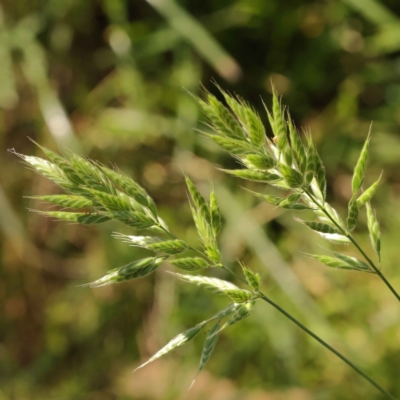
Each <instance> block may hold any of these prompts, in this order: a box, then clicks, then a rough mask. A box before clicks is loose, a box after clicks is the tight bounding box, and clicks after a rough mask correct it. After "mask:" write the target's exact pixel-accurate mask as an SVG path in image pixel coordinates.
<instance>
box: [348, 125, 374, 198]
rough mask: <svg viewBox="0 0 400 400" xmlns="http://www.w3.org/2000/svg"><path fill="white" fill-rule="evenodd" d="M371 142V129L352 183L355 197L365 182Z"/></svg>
mask: <svg viewBox="0 0 400 400" xmlns="http://www.w3.org/2000/svg"><path fill="white" fill-rule="evenodd" d="M370 141H371V129H370V130H369V132H368V137H367V140H366V141H365V143H364V146H363V148H362V150H361V154H360V157H359V158H358V161H357V164H356V166H355V168H354V173H353V179H352V181H351V190H352V191H353V195H355V194H356V193H357V192H358V191H359V190H360V188H361V185H362V183H363V181H364V176H365V170H366V168H367V158H368V147H369V142H370Z"/></svg>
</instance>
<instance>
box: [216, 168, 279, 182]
mask: <svg viewBox="0 0 400 400" xmlns="http://www.w3.org/2000/svg"><path fill="white" fill-rule="evenodd" d="M220 171H223V172H226V173H227V174H230V175H234V176H236V177H238V178H242V179H246V180H249V181H255V182H274V181H279V180H280V179H281V177H280V176H279V175H277V174H274V173H269V172H266V171H253V170H247V169H220Z"/></svg>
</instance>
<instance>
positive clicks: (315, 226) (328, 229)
mask: <svg viewBox="0 0 400 400" xmlns="http://www.w3.org/2000/svg"><path fill="white" fill-rule="evenodd" d="M298 221H299V222H302V223H303V224H304V225H306V226H308V227H309V228H310V229H312V230H313V231H316V232H321V233H330V234H340V232H339V231H338V230H337V228H335V227H334V226H332V225H328V224H324V223H322V222H313V221H302V220H301V219H298Z"/></svg>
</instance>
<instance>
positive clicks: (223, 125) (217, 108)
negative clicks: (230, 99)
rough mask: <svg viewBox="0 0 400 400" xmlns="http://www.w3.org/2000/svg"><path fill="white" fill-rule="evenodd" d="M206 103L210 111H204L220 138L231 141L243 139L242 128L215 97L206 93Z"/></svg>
mask: <svg viewBox="0 0 400 400" xmlns="http://www.w3.org/2000/svg"><path fill="white" fill-rule="evenodd" d="M207 102H208V105H209V106H210V109H208V110H207V111H206V114H207V117H208V118H209V119H210V121H211V123H212V125H213V127H214V128H215V130H216V131H217V132H218V133H220V134H221V135H222V136H227V137H231V138H233V139H244V138H245V135H244V132H243V129H242V127H241V126H240V125H239V123H238V122H237V121H236V119H235V118H234V117H233V115H232V114H231V112H230V111H229V110H228V109H227V108H226V107H225V106H224V105H223V104H222V103H221V102H220V101H219V100H217V98H216V97H215V96H213V95H212V94H210V93H208V94H207Z"/></svg>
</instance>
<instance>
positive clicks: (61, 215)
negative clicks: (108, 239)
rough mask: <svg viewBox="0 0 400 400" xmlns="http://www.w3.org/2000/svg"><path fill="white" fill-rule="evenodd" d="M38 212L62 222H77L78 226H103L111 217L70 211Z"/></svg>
mask: <svg viewBox="0 0 400 400" xmlns="http://www.w3.org/2000/svg"><path fill="white" fill-rule="evenodd" d="M32 211H36V212H37V213H39V214H42V215H45V216H47V217H53V218H56V219H58V220H60V221H67V222H75V223H77V224H83V225H92V224H101V223H102V222H106V221H109V220H110V217H108V216H107V215H104V214H99V213H97V212H95V213H77V212H68V211H38V210H32Z"/></svg>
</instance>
